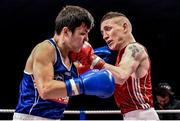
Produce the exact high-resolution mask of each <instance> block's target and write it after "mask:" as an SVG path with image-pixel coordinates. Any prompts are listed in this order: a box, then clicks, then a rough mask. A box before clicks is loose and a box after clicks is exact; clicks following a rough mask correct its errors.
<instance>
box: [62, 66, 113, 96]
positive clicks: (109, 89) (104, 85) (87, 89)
mask: <svg viewBox="0 0 180 121" xmlns="http://www.w3.org/2000/svg"><path fill="white" fill-rule="evenodd" d="M65 83H66V89H67V94H68V96H73V95H79V94H85V95H94V96H98V97H100V98H108V97H110V96H112V94H113V93H114V89H115V80H114V77H113V76H112V74H111V72H110V71H108V70H105V69H102V70H100V71H99V70H90V71H87V72H86V73H84V74H81V75H80V77H79V78H75V79H70V80H66V81H65Z"/></svg>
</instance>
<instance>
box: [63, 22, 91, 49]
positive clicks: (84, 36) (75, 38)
mask: <svg viewBox="0 0 180 121" xmlns="http://www.w3.org/2000/svg"><path fill="white" fill-rule="evenodd" d="M89 31H90V30H89V29H88V28H87V26H86V25H85V24H82V25H81V26H79V27H77V28H76V29H75V30H74V32H73V33H72V32H71V31H70V33H69V40H68V42H67V43H68V44H69V46H70V48H71V49H72V50H73V51H76V52H78V51H79V50H80V48H81V47H82V46H83V44H84V42H85V41H87V40H88V33H89Z"/></svg>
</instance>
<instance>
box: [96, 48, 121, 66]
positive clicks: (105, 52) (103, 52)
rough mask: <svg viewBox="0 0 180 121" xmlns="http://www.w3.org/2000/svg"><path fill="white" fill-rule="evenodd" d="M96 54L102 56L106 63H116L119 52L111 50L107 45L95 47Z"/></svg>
mask: <svg viewBox="0 0 180 121" xmlns="http://www.w3.org/2000/svg"><path fill="white" fill-rule="evenodd" d="M94 54H96V55H98V56H99V57H101V58H102V59H103V60H104V61H105V62H106V63H109V64H113V65H115V62H116V58H117V54H118V52H117V51H114V50H110V49H109V47H108V46H107V45H106V46H102V47H99V48H95V49H94Z"/></svg>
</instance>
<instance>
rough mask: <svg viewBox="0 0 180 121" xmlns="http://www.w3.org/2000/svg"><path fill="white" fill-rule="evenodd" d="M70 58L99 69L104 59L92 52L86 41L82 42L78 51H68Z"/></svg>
mask: <svg viewBox="0 0 180 121" xmlns="http://www.w3.org/2000/svg"><path fill="white" fill-rule="evenodd" d="M70 58H71V60H72V61H73V62H74V61H79V62H80V63H81V64H82V65H84V66H86V67H88V68H89V67H90V68H91V69H101V68H102V67H103V65H104V64H105V61H104V60H102V59H101V58H100V57H98V56H97V55H95V54H94V50H93V48H92V47H91V45H90V44H89V43H88V42H86V41H85V42H84V45H83V47H82V48H81V49H80V51H79V52H71V53H70Z"/></svg>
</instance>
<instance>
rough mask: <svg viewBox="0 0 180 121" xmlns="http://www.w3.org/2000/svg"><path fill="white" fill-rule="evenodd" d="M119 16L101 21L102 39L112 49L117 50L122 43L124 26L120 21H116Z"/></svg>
mask: <svg viewBox="0 0 180 121" xmlns="http://www.w3.org/2000/svg"><path fill="white" fill-rule="evenodd" d="M118 19H121V18H120V17H115V18H111V19H107V20H105V21H103V22H102V23H101V33H102V36H103V39H104V40H105V41H106V43H107V44H108V46H109V48H110V49H112V50H118V49H119V47H120V46H121V45H122V44H123V37H124V28H123V26H122V25H121V23H117V22H116V21H118Z"/></svg>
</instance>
